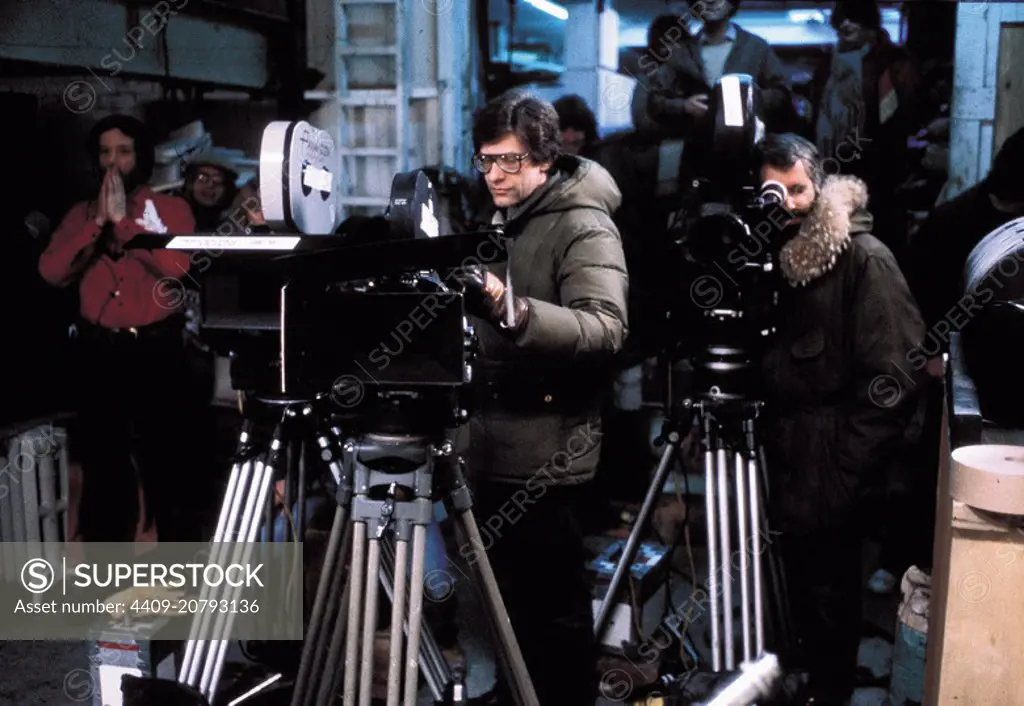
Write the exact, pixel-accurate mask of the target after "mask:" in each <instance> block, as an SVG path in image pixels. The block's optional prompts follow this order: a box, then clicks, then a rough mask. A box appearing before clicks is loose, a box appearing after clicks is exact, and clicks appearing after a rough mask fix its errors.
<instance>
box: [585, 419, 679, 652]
mask: <svg viewBox="0 0 1024 706" xmlns="http://www.w3.org/2000/svg"><path fill="white" fill-rule="evenodd" d="M666 436H667V438H668V442H667V444H666V446H665V450H664V452H662V454H661V460H660V461H659V462H658V470H657V471H656V472H655V474H654V480H653V481H652V482H651V485H650V486H649V487H648V488H647V495H646V496H645V497H644V502H643V505H641V506H640V514H638V515H637V517H636V520H635V521H634V522H633V529H632V530H630V532H629V539H627V540H626V547H625V549H623V551H622V557H621V558H620V559H619V563H618V564H617V565H616V566H615V572H614V573H613V574H612V580H611V583H609V584H608V590H607V591H606V592H605V595H604V599H603V600H602V601H601V607H600V608H599V609H598V611H597V618H596V619H595V621H594V634H595V635H596V636H597V640H598V642H600V641H601V637H602V635H603V633H604V631H605V628H606V627H607V623H608V616H609V615H611V610H612V607H613V606H614V605H615V598H616V596H617V595H618V593H619V589H620V588H621V584H622V580H623V579H624V578H625V577H626V574H627V573H628V572H629V570H630V567H632V566H633V560H634V559H635V558H636V553H637V551H638V550H639V549H640V540H641V538H642V537H643V533H644V530H645V528H646V527H647V521H648V519H649V518H650V515H651V513H652V512H653V511H654V506H655V504H656V503H657V502H658V498H659V497H660V496H661V493H662V490H663V488H664V487H665V479H666V478H668V473H669V470H671V468H672V463H673V461H674V460H675V453H676V449H677V448H678V446H679V441H680V439H679V432H678V431H676V430H672V431H670V432H669V433H668V434H667V435H666Z"/></svg>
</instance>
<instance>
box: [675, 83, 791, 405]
mask: <svg viewBox="0 0 1024 706" xmlns="http://www.w3.org/2000/svg"><path fill="white" fill-rule="evenodd" d="M758 106H759V100H758V93H757V87H756V86H755V85H754V81H753V79H752V78H751V77H750V76H747V75H743V74H729V75H726V76H724V77H722V79H721V80H720V81H719V82H718V83H717V84H716V86H715V89H714V91H713V92H712V95H711V96H710V98H709V111H708V114H707V116H706V117H705V119H704V121H703V122H702V124H701V125H700V126H698V130H697V134H698V135H699V139H696V140H694V141H693V145H692V146H691V145H688V146H687V147H686V151H685V152H684V154H683V164H682V166H681V169H680V178H681V180H682V184H681V186H682V187H683V188H682V192H683V203H682V207H681V208H680V209H679V210H678V211H676V212H675V213H673V214H672V215H671V217H670V220H669V229H668V230H669V238H670V240H671V243H672V246H673V250H674V252H675V253H676V259H675V261H674V263H673V269H674V271H675V272H677V273H682V274H683V276H682V277H678V276H677V277H676V278H675V281H676V282H678V283H679V284H680V285H681V287H677V288H676V290H675V291H674V292H673V295H672V297H671V301H670V303H669V306H668V312H667V317H666V318H667V320H668V321H669V322H670V328H669V332H668V333H669V336H670V340H671V341H672V342H673V344H672V354H673V357H674V358H685V359H688V360H690V361H691V363H692V365H693V375H694V377H693V385H692V389H693V392H694V393H695V394H696V395H697V396H698V397H701V396H711V397H716V398H722V397H737V398H741V397H749V396H756V389H755V382H756V379H757V376H756V375H753V374H752V372H753V371H752V365H753V361H754V360H756V359H757V358H758V357H759V356H758V353H759V352H760V350H761V349H762V348H763V346H764V344H765V343H766V341H767V338H768V337H769V336H770V335H771V333H772V332H773V331H774V321H773V318H774V312H775V306H776V303H777V300H778V294H777V292H778V283H779V280H778V268H777V266H776V261H777V256H778V250H779V247H780V246H781V239H780V238H778V237H776V235H777V234H778V233H779V232H780V230H781V227H780V219H784V218H787V217H788V214H786V212H785V209H784V208H783V204H784V203H785V201H786V198H787V194H786V189H785V187H784V186H783V185H782V184H779V183H777V182H769V183H766V184H761V180H760V176H759V174H758V171H757V159H756V148H757V143H758V142H760V140H761V139H762V137H763V135H764V126H763V123H762V122H761V120H760V119H758V117H757V113H758Z"/></svg>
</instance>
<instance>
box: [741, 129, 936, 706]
mask: <svg viewBox="0 0 1024 706" xmlns="http://www.w3.org/2000/svg"><path fill="white" fill-rule="evenodd" d="M759 160H760V164H761V165H762V166H761V179H762V180H764V181H767V180H775V181H779V182H781V183H782V184H783V185H784V186H785V187H786V188H787V190H788V197H787V199H786V202H785V209H786V211H787V212H788V213H787V214H786V217H785V218H780V219H778V222H780V223H785V227H784V229H783V232H782V233H781V234H780V235H781V242H782V243H783V244H782V245H781V251H780V253H779V265H780V270H781V273H782V276H783V278H784V280H785V283H783V284H782V285H781V290H780V295H779V304H778V309H777V315H776V321H777V328H776V334H775V336H774V337H773V338H772V340H771V343H770V344H769V347H768V350H767V354H766V355H765V356H764V357H763V362H762V370H761V373H762V375H761V380H762V383H763V386H764V387H763V390H762V391H761V392H762V393H763V399H764V401H765V403H766V404H765V416H764V424H763V426H762V427H761V428H762V431H763V432H764V434H763V437H762V438H763V440H764V443H765V459H766V466H767V473H768V485H769V493H770V497H769V508H770V513H771V529H772V531H773V532H775V531H777V532H779V533H780V534H779V535H778V541H779V544H780V545H781V554H782V558H783V564H784V566H785V571H786V575H787V584H788V587H789V591H790V604H791V606H792V608H793V614H794V615H793V617H794V623H795V625H794V627H795V629H796V632H797V634H798V636H799V640H800V650H799V654H796V655H794V656H791V657H790V659H791V661H793V660H795V661H796V662H798V663H801V664H802V665H803V666H804V667H805V668H806V669H807V671H809V672H810V674H811V682H810V684H809V685H808V688H809V689H810V694H809V696H813V697H815V703H823V704H824V703H828V704H832V703H835V704H841V703H843V702H844V700H845V699H847V698H849V697H850V694H851V693H852V690H853V687H854V683H855V677H856V664H857V647H858V643H859V640H860V627H861V612H860V611H861V591H862V588H861V586H862V584H861V575H860V573H861V547H862V539H861V538H862V536H863V532H864V522H863V520H864V519H865V518H864V517H863V513H864V509H865V502H864V501H865V499H866V496H867V495H868V493H869V492H870V491H871V490H872V489H874V488H876V487H877V486H878V484H879V483H880V482H881V481H882V480H884V478H885V472H886V470H887V469H888V467H889V465H890V464H891V463H893V462H895V460H896V457H897V454H898V453H899V451H900V449H901V446H902V444H903V443H904V437H905V434H906V432H907V429H908V427H909V425H910V423H911V421H912V419H913V417H914V414H915V413H916V411H917V408H918V400H919V399H920V395H921V392H922V390H923V388H924V386H925V385H926V384H927V377H928V376H927V374H926V373H925V371H924V370H923V369H922V368H921V367H920V366H914V365H912V364H911V363H910V362H908V361H913V360H915V357H914V355H913V351H915V350H916V348H917V346H919V345H920V343H921V342H922V341H923V339H924V335H925V328H924V323H923V321H922V318H921V315H920V313H919V312H918V308H917V305H916V303H915V301H914V298H913V296H912V295H911V293H910V291H909V288H908V286H907V283H906V281H905V279H904V277H903V274H902V273H901V272H900V269H899V267H898V265H897V264H896V258H895V257H894V255H893V253H892V252H891V251H890V250H889V248H888V247H886V246H885V245H884V244H883V243H882V242H881V241H880V240H878V239H877V238H876V237H874V236H873V235H872V234H871V227H872V220H873V219H872V216H871V213H870V211H869V210H868V207H869V194H868V191H867V187H866V186H865V185H864V182H862V181H861V180H859V179H857V178H855V177H846V176H837V175H832V176H828V175H825V173H824V170H823V167H822V161H821V159H820V157H819V155H818V152H817V150H816V148H815V147H814V145H812V144H811V143H810V142H809V141H807V140H805V139H803V138H801V137H798V136H796V135H769V136H768V137H767V138H766V139H765V140H764V141H763V142H762V143H761V144H760V145H759ZM800 703H803V701H801V702H800Z"/></svg>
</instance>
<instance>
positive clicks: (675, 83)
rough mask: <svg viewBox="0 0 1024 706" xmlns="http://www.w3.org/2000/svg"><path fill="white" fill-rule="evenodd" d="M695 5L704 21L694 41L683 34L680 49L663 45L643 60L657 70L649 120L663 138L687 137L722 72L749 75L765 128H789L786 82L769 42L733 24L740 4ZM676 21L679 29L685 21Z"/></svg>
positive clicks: (723, 0) (734, 0)
mask: <svg viewBox="0 0 1024 706" xmlns="http://www.w3.org/2000/svg"><path fill="white" fill-rule="evenodd" d="M694 7H695V9H697V10H699V11H700V13H699V16H698V19H700V20H702V21H703V22H704V26H703V28H702V29H701V30H700V32H698V33H697V35H696V37H694V38H693V39H690V38H689V37H687V36H685V32H684V33H682V34H683V36H682V39H681V40H680V42H679V44H678V46H671V45H670V46H663V47H662V48H661V51H660V54H658V55H655V56H654V57H650V56H648V57H647V59H649V60H650V62H651V63H654V64H656V67H657V68H656V70H654V71H653V73H652V75H651V78H650V87H649V89H648V91H649V99H648V100H649V102H648V107H647V119H648V120H650V121H653V122H654V123H656V124H657V125H658V126H659V128H660V129H661V130H662V131H663V132H664V133H665V134H666V135H671V136H680V137H683V138H684V139H686V138H687V137H691V136H692V135H693V134H694V132H693V131H694V128H695V126H696V125H697V124H698V123H699V122H700V121H701V120H702V119H703V118H704V117H705V116H706V115H707V113H708V109H709V106H708V96H709V95H710V94H711V89H712V87H713V86H714V85H715V84H716V83H718V80H719V79H720V78H722V76H724V75H726V74H748V75H750V76H751V77H753V79H754V82H755V83H756V84H757V86H758V88H759V89H760V100H761V108H762V110H761V114H760V116H759V117H760V118H761V119H762V121H763V122H764V123H765V126H766V128H767V129H768V130H769V131H774V132H778V131H781V130H786V129H790V127H791V124H792V121H793V119H794V109H793V93H792V89H791V88H790V85H789V80H788V79H787V78H786V73H785V71H784V69H783V67H782V63H781V62H780V61H779V57H778V56H776V55H775V52H774V51H773V50H772V48H771V46H769V44H768V42H766V41H765V40H764V39H762V38H761V37H758V36H757V35H755V34H751V33H750V32H748V31H746V30H745V29H743V28H742V27H740V26H739V25H737V24H736V23H735V22H733V21H732V18H733V17H734V16H735V15H736V13H737V12H738V11H739V8H740V0H731V1H730V0H706V1H704V2H700V3H695V4H694ZM679 22H680V23H681V24H680V30H682V29H683V28H684V27H685V23H686V22H687V18H686V17H680V18H679ZM641 68H643V66H642V65H641Z"/></svg>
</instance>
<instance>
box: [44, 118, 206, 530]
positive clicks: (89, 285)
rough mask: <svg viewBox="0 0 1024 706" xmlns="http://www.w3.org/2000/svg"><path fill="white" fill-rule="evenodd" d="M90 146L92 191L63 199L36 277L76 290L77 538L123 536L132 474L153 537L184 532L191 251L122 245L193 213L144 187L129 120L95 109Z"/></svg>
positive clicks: (135, 506) (144, 160) (167, 229)
mask: <svg viewBox="0 0 1024 706" xmlns="http://www.w3.org/2000/svg"><path fill="white" fill-rule="evenodd" d="M89 152H90V154H91V155H92V158H93V160H94V164H95V165H96V167H98V170H97V171H98V174H97V176H98V179H99V182H100V185H99V189H98V194H97V196H96V198H95V199H92V200H90V201H82V202H79V203H77V204H75V205H74V206H73V207H72V208H71V210H70V211H69V212H68V214H67V215H66V216H65V217H64V220H63V221H62V222H61V224H60V226H59V228H58V229H57V231H56V232H55V233H54V235H53V238H52V240H51V241H50V245H49V247H48V248H47V249H46V250H45V252H43V254H42V256H41V257H40V259H39V272H40V274H41V275H42V276H43V279H45V280H46V281H47V282H49V283H50V284H51V285H53V286H56V287H67V286H71V285H74V286H76V287H77V288H78V293H79V312H80V316H79V319H78V321H77V323H76V324H75V340H74V349H75V352H74V355H75V358H76V361H77V365H76V366H75V373H74V374H75V378H76V379H75V392H76V397H77V403H78V404H77V412H78V419H77V422H76V427H75V432H74V437H73V439H74V441H73V446H74V449H75V452H76V455H77V456H78V458H79V460H80V461H81V465H82V469H83V475H84V478H83V497H82V500H81V506H80V519H79V526H80V530H81V536H82V538H83V539H84V540H85V541H87V542H100V541H106V542H130V541H133V540H134V538H135V530H136V525H137V523H138V516H139V509H140V508H139V502H138V499H139V498H138V486H137V482H138V481H139V480H141V483H142V489H143V493H144V496H145V503H146V510H147V519H148V520H149V522H150V523H151V522H153V521H154V520H155V523H156V527H157V531H158V534H159V538H160V539H161V540H164V541H185V540H187V539H189V538H191V537H192V533H191V532H189V531H188V530H189V529H190V526H189V525H190V523H189V521H188V520H185V519H182V518H179V517H178V516H177V513H178V512H179V511H180V510H181V509H184V508H188V507H191V506H192V504H193V503H194V498H191V497H190V493H189V492H188V491H190V490H191V488H190V484H189V482H188V472H189V470H190V468H191V466H190V463H189V461H191V460H193V459H189V458H188V457H187V455H185V454H184V453H183V452H184V451H185V449H187V447H188V443H189V439H188V437H187V431H186V430H187V426H186V425H185V424H184V422H186V421H187V420H188V419H189V417H190V416H191V415H192V409H194V405H193V403H194V400H193V399H191V398H190V385H189V379H188V375H187V372H186V368H185V363H184V357H183V349H184V339H183V335H182V328H183V325H184V316H183V315H182V313H181V299H182V297H181V292H182V289H181V283H180V281H179V280H180V278H181V277H183V276H185V275H186V274H187V273H188V270H189V256H188V254H187V253H181V252H173V251H169V250H126V249H125V245H127V244H128V243H129V242H131V241H132V240H133V239H134V238H135V237H136V236H138V235H139V234H141V233H191V232H193V228H194V219H193V217H192V213H191V211H190V210H189V206H188V204H187V203H186V202H185V201H184V200H183V199H180V198H175V197H172V196H164V195H160V194H157V193H155V192H154V191H153V190H152V189H150V188H149V187H148V186H147V185H146V183H147V181H148V179H149V177H150V174H151V173H152V169H153V160H154V153H153V142H152V141H151V140H150V138H149V136H148V135H147V134H146V130H145V127H144V126H143V125H142V123H140V122H139V121H138V120H136V119H134V118H131V117H128V116H123V115H113V116H110V117H107V118H104V119H103V120H101V121H100V122H99V123H97V124H96V125H95V127H94V128H93V129H92V131H91V132H90V136H89ZM136 467H137V468H138V471H139V476H140V478H137V476H136ZM191 524H193V525H194V524H195V523H194V522H192V523H191ZM199 538H200V537H195V539H199Z"/></svg>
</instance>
